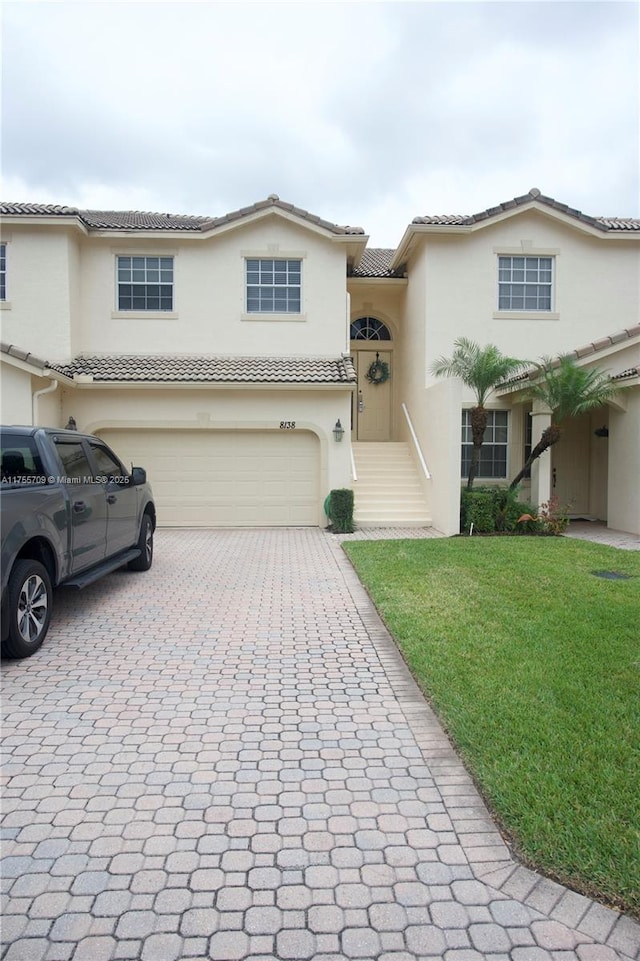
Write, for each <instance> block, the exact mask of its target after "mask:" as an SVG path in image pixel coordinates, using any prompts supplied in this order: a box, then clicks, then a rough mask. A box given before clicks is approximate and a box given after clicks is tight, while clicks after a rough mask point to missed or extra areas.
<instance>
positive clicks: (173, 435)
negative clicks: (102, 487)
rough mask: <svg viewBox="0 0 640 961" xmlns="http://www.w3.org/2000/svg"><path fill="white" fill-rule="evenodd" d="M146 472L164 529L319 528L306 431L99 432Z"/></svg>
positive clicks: (314, 453) (314, 447) (312, 450)
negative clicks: (165, 527) (171, 527)
mask: <svg viewBox="0 0 640 961" xmlns="http://www.w3.org/2000/svg"><path fill="white" fill-rule="evenodd" d="M101 434H102V436H103V437H104V439H105V440H106V441H107V443H109V444H110V445H111V446H112V447H113V448H114V450H115V451H116V452H117V453H118V455H119V456H120V457H121V458H122V460H123V461H124V462H125V463H127V464H129V463H131V462H133V463H134V464H136V465H139V466H141V467H145V468H146V470H147V474H148V477H149V480H150V482H151V484H152V486H153V492H154V497H155V500H156V506H157V510H158V522H159V523H160V524H161V525H164V526H176V527H243V526H250V527H256V526H258V527H267V526H268V527H272V526H315V525H316V524H317V523H318V498H319V445H318V439H317V437H316V436H315V435H314V434H312V433H311V432H308V431H295V432H294V431H291V432H289V431H287V432H286V433H284V432H276V431H199V430H197V431H165V430H158V431H154V430H147V431H144V430H136V429H131V430H119V431H110V430H105V431H102V432H101Z"/></svg>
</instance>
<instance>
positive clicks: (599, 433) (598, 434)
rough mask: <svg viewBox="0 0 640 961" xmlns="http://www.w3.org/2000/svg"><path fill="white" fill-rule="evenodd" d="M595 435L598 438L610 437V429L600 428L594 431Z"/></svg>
mask: <svg viewBox="0 0 640 961" xmlns="http://www.w3.org/2000/svg"><path fill="white" fill-rule="evenodd" d="M593 433H594V434H595V435H596V437H608V436H609V428H608V427H598V428H597V429H596V430H594V432H593Z"/></svg>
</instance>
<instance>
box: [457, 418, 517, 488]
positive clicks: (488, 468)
mask: <svg viewBox="0 0 640 961" xmlns="http://www.w3.org/2000/svg"><path fill="white" fill-rule="evenodd" d="M487 413H488V420H487V427H486V430H485V432H484V439H483V444H482V448H481V450H480V465H479V467H478V477H506V476H507V443H508V421H509V413H508V411H506V410H490V411H487ZM472 451H473V434H472V432H471V412H470V411H468V410H463V411H462V469H461V476H462V477H468V476H469V468H470V467H471V454H472Z"/></svg>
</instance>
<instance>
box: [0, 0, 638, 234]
mask: <svg viewBox="0 0 640 961" xmlns="http://www.w3.org/2000/svg"><path fill="white" fill-rule="evenodd" d="M3 41H4V49H5V66H4V77H3V91H4V106H3V175H4V179H5V187H4V192H5V196H7V197H10V199H16V200H20V199H21V200H34V201H37V200H40V201H42V200H46V201H49V202H59V203H69V204H77V205H79V206H92V207H96V208H97V207H99V206H103V205H106V206H110V207H138V208H146V209H149V208H153V209H160V210H170V211H172V212H185V213H206V214H214V215H216V214H222V213H224V212H226V211H228V210H232V209H235V208H237V207H240V206H244V205H246V204H249V203H252V202H254V201H255V200H258V199H261V198H263V197H265V196H267V194H269V193H271V192H276V193H278V194H279V195H280V196H281V197H282V198H283V199H286V200H289V201H291V202H293V203H296V204H298V205H299V206H302V207H306V208H307V209H309V210H311V211H313V212H314V213H317V214H319V215H320V216H323V217H327V218H328V219H334V220H336V221H337V222H339V223H352V224H353V223H357V224H361V225H362V226H364V227H365V228H366V229H367V230H368V231H369V232H371V234H372V239H373V241H374V242H377V243H380V244H381V245H391V244H393V243H396V242H397V240H398V238H399V236H400V235H401V233H402V231H403V230H404V227H405V226H406V224H407V223H408V222H409V220H411V218H412V217H413V216H415V215H417V214H420V213H427V212H430V213H439V212H461V213H464V212H472V211H474V210H480V209H483V208H484V207H487V206H490V205H493V204H496V203H498V202H500V201H501V200H505V199H508V198H509V197H511V196H515V195H517V194H521V193H523V192H525V191H526V190H528V189H529V188H530V187H531V186H538V187H540V189H542V190H543V192H545V193H547V194H550V195H552V196H556V197H557V199H559V200H562V201H564V202H566V203H570V204H571V205H573V206H578V207H582V209H584V210H586V211H587V212H589V213H618V214H626V215H635V214H637V213H638V203H639V200H640V185H639V180H638V169H639V166H640V165H639V163H638V143H639V138H638V115H639V110H638V82H637V81H638V8H637V6H636V5H635V4H629V3H624V2H621V3H618V2H615V0H614V2H568V3H546V2H542V0H540V2H533V3H529V2H522V3H502V2H498V3H491V2H489V3H484V2H470V3H463V2H460V3H458V2H418V3H405V2H382V3H369V2H363V3H360V2H353V3H349V2H346V3H337V2H336V3H270V2H265V3H245V2H236V3H210V2H202V3H193V2H185V3H177V4H176V3H161V2H137V3H130V2H118V3H101V2H100V3H87V4H82V3H72V2H58V3H53V4H49V3H14V2H9V3H6V4H5V11H4V24H3ZM9 188H11V189H12V190H13V189H18V188H20V189H21V190H24V191H25V193H24V194H23V195H22V196H16V195H15V194H14V195H13V196H10V195H9V193H8V189H9ZM107 201H108V203H107Z"/></svg>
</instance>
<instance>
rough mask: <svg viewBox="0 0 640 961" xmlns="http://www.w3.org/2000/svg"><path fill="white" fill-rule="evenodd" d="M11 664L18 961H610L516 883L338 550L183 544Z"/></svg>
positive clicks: (12, 933) (608, 920)
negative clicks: (34, 651) (28, 655)
mask: <svg viewBox="0 0 640 961" xmlns="http://www.w3.org/2000/svg"><path fill="white" fill-rule="evenodd" d="M58 601H59V603H58V606H57V611H56V615H55V620H54V624H53V626H52V628H51V631H50V635H49V638H48V640H47V642H46V645H45V647H44V648H43V649H42V650H41V651H40V652H39V653H38V654H37V655H36V656H35V657H33V658H31V659H30V660H27V661H23V662H9V661H6V662H4V664H3V671H4V709H5V716H6V720H5V724H4V740H5V749H6V765H5V783H6V785H7V786H6V789H5V802H4V836H5V844H4V855H5V858H4V869H3V875H4V881H3V884H4V890H5V902H4V912H5V913H4V924H3V937H4V944H5V948H4V953H3V954H2V957H3V959H4V961H116V959H120V961H181V959H202V961H204V959H213V961H216V959H217V961H242V959H249V958H251V959H252V961H276V959H277V961H308V959H313V961H349V959H358V961H374V959H375V961H436V959H444V961H481V959H483V958H485V959H490V961H546V959H549V961H573V959H576V961H613V959H616V958H618V959H629V958H633V959H638V958H640V927H639V926H638V925H637V924H636V923H634V922H632V921H631V920H630V919H628V918H625V917H621V916H619V915H618V914H617V913H616V912H615V911H611V910H609V909H607V908H604V907H602V906H600V905H598V904H594V903H592V902H591V901H589V900H588V899H586V898H584V897H582V896H580V895H577V894H575V893H572V892H570V891H567V890H566V889H564V888H563V887H561V886H560V885H557V884H555V883H553V882H551V881H548V880H545V879H543V878H540V877H539V876H537V875H536V874H534V873H533V872H531V871H529V870H527V869H525V868H522V867H519V866H518V865H517V864H516V863H514V862H513V861H512V860H511V857H510V853H509V850H508V849H507V847H506V846H505V844H504V843H503V841H502V838H501V837H500V835H499V833H498V832H497V830H496V828H495V826H494V825H493V823H492V821H491V819H490V817H489V815H488V812H487V810H486V808H485V807H484V805H483V803H482V801H481V799H480V798H479V796H478V794H477V792H476V790H475V788H474V786H473V783H472V781H471V779H470V777H469V776H468V774H467V773H466V771H465V769H464V767H463V766H462V764H461V763H460V761H459V760H458V758H457V757H456V755H455V753H454V752H453V751H452V749H451V746H450V744H449V742H448V740H447V738H446V737H445V736H444V734H443V732H442V729H441V728H440V725H439V724H438V722H437V720H436V718H435V717H434V715H433V714H432V712H431V710H430V709H429V707H428V705H427V704H426V702H425V700H424V698H423V697H422V695H421V694H420V692H419V691H418V689H417V687H416V685H415V684H414V682H413V680H412V678H411V676H410V675H409V673H408V671H407V669H406V668H405V666H404V663H403V661H402V659H401V658H400V656H399V654H398V653H397V651H396V649H395V647H394V645H393V643H392V642H391V639H390V638H389V635H388V634H387V632H386V630H385V629H384V627H383V625H382V623H381V622H380V620H379V618H378V616H377V614H376V612H375V610H374V609H373V607H372V605H371V603H370V602H369V600H368V598H367V596H366V594H365V592H364V590H363V588H362V587H361V585H360V583H359V581H358V580H357V578H356V577H355V574H354V573H353V571H352V569H351V567H350V565H349V563H348V562H347V560H346V558H345V556H344V554H343V553H342V550H341V547H340V544H339V541H338V539H337V538H335V537H332V536H331V535H330V534H327V533H325V532H323V531H320V530H312V529H309V530H258V531H255V530H254V531H248V530H247V531H220V530H218V531H204V530H200V531H185V530H181V531H177V530H164V531H160V532H159V534H158V537H157V546H156V561H155V564H154V567H153V569H152V570H151V571H150V572H149V573H148V574H129V573H126V572H119V573H116V574H114V575H111V576H110V577H109V578H107V579H106V580H104V581H103V582H101V583H98V584H96V585H94V586H92V587H90V588H88V589H86V590H85V591H83V592H81V593H72V592H61V593H60V595H59V597H58Z"/></svg>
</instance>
